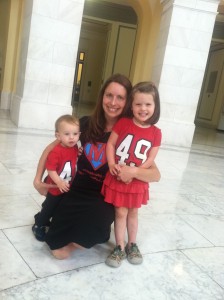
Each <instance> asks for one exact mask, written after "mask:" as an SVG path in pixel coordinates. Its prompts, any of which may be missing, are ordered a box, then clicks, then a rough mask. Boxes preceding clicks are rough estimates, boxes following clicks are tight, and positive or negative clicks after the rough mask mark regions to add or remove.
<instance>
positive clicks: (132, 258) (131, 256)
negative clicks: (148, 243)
mask: <svg viewBox="0 0 224 300" xmlns="http://www.w3.org/2000/svg"><path fill="white" fill-rule="evenodd" d="M125 252H126V254H127V259H128V261H129V262H130V263H131V264H133V265H139V264H141V263H142V261H143V258H142V255H141V252H140V251H139V249H138V246H137V244H135V243H131V246H130V247H128V245H126V247H125Z"/></svg>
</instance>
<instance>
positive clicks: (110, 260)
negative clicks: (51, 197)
mask: <svg viewBox="0 0 224 300" xmlns="http://www.w3.org/2000/svg"><path fill="white" fill-rule="evenodd" d="M125 258H126V253H125V251H123V250H121V246H120V245H118V246H116V247H115V248H114V250H113V251H112V252H111V254H110V255H109V256H108V257H107V259H106V261H105V263H106V265H108V266H110V267H113V268H118V267H120V265H121V262H122V260H124V259H125Z"/></svg>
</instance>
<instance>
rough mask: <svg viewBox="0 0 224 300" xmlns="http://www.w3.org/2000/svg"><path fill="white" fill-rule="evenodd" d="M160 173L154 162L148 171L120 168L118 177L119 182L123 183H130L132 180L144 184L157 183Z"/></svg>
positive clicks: (137, 168) (139, 168) (128, 167)
mask: <svg viewBox="0 0 224 300" xmlns="http://www.w3.org/2000/svg"><path fill="white" fill-rule="evenodd" d="M160 177H161V175H160V172H159V169H158V168H157V166H156V164H155V162H153V163H152V165H151V167H150V168H149V169H143V168H141V167H130V166H125V165H124V166H121V170H120V173H119V176H118V179H119V180H122V181H123V182H125V183H129V182H131V180H132V179H133V178H135V179H138V180H141V181H144V182H157V181H159V180H160Z"/></svg>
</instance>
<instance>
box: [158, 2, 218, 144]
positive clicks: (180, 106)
mask: <svg viewBox="0 0 224 300" xmlns="http://www.w3.org/2000/svg"><path fill="white" fill-rule="evenodd" d="M161 2H162V3H163V5H164V7H163V14H162V20H161V27H160V38H159V42H158V45H157V51H156V59H155V64H154V68H153V79H154V81H156V82H157V84H158V86H159V91H160V97H161V104H162V113H161V120H160V122H159V126H160V127H161V128H162V131H163V142H164V143H165V144H170V145H176V146H177V145H178V146H185V147H189V146H190V145H191V141H192V138H193V133H194V129H195V125H194V118H195V114H196V109H197V104H198V100H199V96H200V90H201V85H202V81H203V76H204V72H205V68H206V62H207V57H208V53H209V47H210V42H211V38H212V32H213V27H214V23H215V18H216V12H217V7H218V4H219V1H218V0H217V1H216V0H210V1H197V0H191V1H183V0H175V1H161Z"/></svg>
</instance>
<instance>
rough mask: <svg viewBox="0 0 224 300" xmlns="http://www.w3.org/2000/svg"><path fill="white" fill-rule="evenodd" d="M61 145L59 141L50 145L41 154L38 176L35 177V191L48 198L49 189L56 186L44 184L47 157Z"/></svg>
mask: <svg viewBox="0 0 224 300" xmlns="http://www.w3.org/2000/svg"><path fill="white" fill-rule="evenodd" d="M58 143H59V141H58V140H55V141H54V142H52V143H51V144H49V145H48V146H47V147H46V148H45V149H44V151H43V153H42V154H41V157H40V160H39V163H38V166H37V171H36V175H35V177H34V181H33V185H34V187H35V189H36V190H37V191H38V192H39V193H40V194H41V195H44V196H46V194H47V192H48V189H49V188H52V187H53V188H54V187H55V185H53V184H47V183H44V182H42V177H43V174H44V171H45V163H46V160H47V156H48V154H49V152H50V151H51V150H52V149H53V148H54V147H55V146H56V145H57V144H58Z"/></svg>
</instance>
